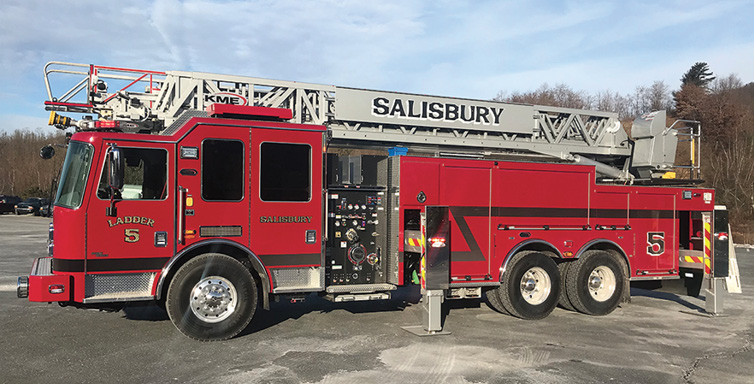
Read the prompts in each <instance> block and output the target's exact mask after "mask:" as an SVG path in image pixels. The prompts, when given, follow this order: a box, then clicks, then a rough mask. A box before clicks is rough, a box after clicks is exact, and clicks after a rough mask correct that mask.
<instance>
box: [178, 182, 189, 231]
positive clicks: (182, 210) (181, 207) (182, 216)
mask: <svg viewBox="0 0 754 384" xmlns="http://www.w3.org/2000/svg"><path fill="white" fill-rule="evenodd" d="M187 192H188V189H186V188H183V187H180V186H179V187H178V244H181V245H183V244H184V242H185V241H186V236H185V232H186V231H185V229H184V228H185V227H186V193H187Z"/></svg>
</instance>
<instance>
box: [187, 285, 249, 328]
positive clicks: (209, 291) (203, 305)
mask: <svg viewBox="0 0 754 384" xmlns="http://www.w3.org/2000/svg"><path fill="white" fill-rule="evenodd" d="M237 300H238V293H236V288H235V287H234V286H233V284H232V283H231V282H230V281H228V280H227V279H226V278H224V277H220V276H209V277H205V278H203V279H201V280H199V282H198V283H196V285H194V288H193V289H192V290H191V300H190V305H191V311H192V312H194V315H196V317H198V318H199V319H201V320H202V321H205V322H207V323H217V322H220V321H223V320H225V319H227V318H228V316H230V315H231V314H233V312H234V311H235V310H236V302H237Z"/></svg>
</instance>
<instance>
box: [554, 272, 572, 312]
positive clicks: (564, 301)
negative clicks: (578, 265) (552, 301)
mask: <svg viewBox="0 0 754 384" xmlns="http://www.w3.org/2000/svg"><path fill="white" fill-rule="evenodd" d="M572 264H573V262H572V261H561V262H560V263H559V264H558V271H560V295H559V297H558V305H560V306H561V307H562V308H563V309H567V310H569V311H576V308H574V307H573V304H571V300H569V299H568V294H567V293H566V292H567V291H566V281H567V279H568V270H569V269H571V268H570V267H571V265H572Z"/></svg>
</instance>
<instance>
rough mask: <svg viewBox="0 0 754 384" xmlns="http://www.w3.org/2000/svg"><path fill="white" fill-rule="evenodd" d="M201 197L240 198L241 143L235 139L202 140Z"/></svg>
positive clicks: (241, 184) (230, 199)
mask: <svg viewBox="0 0 754 384" xmlns="http://www.w3.org/2000/svg"><path fill="white" fill-rule="evenodd" d="M201 156H202V198H203V199H204V200H207V201H240V200H243V195H244V193H243V188H244V145H243V143H242V142H240V141H237V140H220V139H206V140H204V141H203V142H202V155H201Z"/></svg>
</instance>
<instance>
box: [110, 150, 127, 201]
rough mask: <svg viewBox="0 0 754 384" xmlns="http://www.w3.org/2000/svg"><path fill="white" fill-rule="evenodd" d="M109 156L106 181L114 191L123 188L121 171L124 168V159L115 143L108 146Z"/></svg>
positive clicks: (122, 171)
mask: <svg viewBox="0 0 754 384" xmlns="http://www.w3.org/2000/svg"><path fill="white" fill-rule="evenodd" d="M108 156H109V160H110V161H109V163H110V169H109V177H108V182H109V184H110V188H112V189H113V190H116V191H120V190H121V189H123V173H124V169H125V161H124V159H123V153H122V152H121V151H120V148H118V147H117V146H116V145H115V144H113V145H112V146H111V147H110V152H108Z"/></svg>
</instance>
